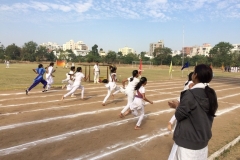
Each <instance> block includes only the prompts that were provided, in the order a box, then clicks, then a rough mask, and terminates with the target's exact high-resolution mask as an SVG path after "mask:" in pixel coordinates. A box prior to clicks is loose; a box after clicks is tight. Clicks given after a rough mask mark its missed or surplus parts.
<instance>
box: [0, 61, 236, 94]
mask: <svg viewBox="0 0 240 160" xmlns="http://www.w3.org/2000/svg"><path fill="white" fill-rule="evenodd" d="M37 66H38V63H31V64H18V63H15V64H10V68H5V64H0V73H1V78H0V83H1V86H0V90H20V89H21V90H22V89H26V88H27V87H29V86H30V85H31V84H32V83H33V80H34V78H35V77H36V74H35V73H34V72H33V71H32V69H34V68H37ZM46 66H47V64H44V67H46ZM78 66H81V67H82V69H83V73H84V74H85V71H86V73H87V74H86V75H88V74H89V67H87V68H86V70H85V67H84V66H83V65H81V64H76V67H78ZM117 67H118V68H117V76H118V80H119V82H121V81H122V80H124V79H126V78H128V77H130V76H131V73H132V70H134V69H138V66H135V67H132V65H117ZM54 68H55V69H56V72H55V73H54V75H55V77H54V84H53V87H54V86H55V87H58V86H60V85H61V84H62V83H61V81H62V80H63V79H65V78H66V75H65V74H66V73H67V72H69V69H64V68H62V67H56V66H54ZM106 68H107V67H106V66H101V67H100V71H101V73H100V77H105V78H106V77H107V69H106ZM193 69H194V68H193V67H189V69H184V70H183V72H182V71H181V67H179V66H173V70H174V71H173V72H172V79H171V81H174V79H182V80H183V82H184V81H185V80H186V79H187V75H188V73H190V72H191V71H193ZM143 70H144V71H143V72H142V76H145V77H147V79H148V81H155V82H161V81H162V80H169V66H152V67H151V68H149V66H143ZM86 75H85V76H86ZM44 77H45V75H44ZM220 77H235V78H236V77H238V78H239V77H240V74H239V73H226V72H221V70H220V69H216V70H214V78H220ZM90 79H91V80H93V65H91V67H90ZM84 83H88V82H84ZM41 87H42V85H39V86H37V88H41Z"/></svg>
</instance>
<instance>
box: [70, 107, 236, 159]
mask: <svg viewBox="0 0 240 160" xmlns="http://www.w3.org/2000/svg"><path fill="white" fill-rule="evenodd" d="M237 108H240V105H238V107H237ZM234 109H236V106H232V107H231V108H230V110H234ZM219 112H220V113H221V114H218V115H219V116H220V115H222V114H225V113H227V112H222V110H220V111H219ZM168 134H169V132H168V131H165V132H160V133H158V134H156V135H155V134H153V136H147V137H148V138H143V139H142V140H140V141H137V142H132V141H130V142H126V143H123V142H121V146H123V147H120V148H116V149H113V150H111V151H107V152H106V151H103V150H101V151H99V152H98V153H100V154H99V155H96V156H94V157H92V155H93V154H94V153H92V155H90V156H88V155H83V156H80V157H77V158H73V160H80V159H82V158H83V157H84V158H89V159H91V160H95V159H100V158H103V157H106V156H108V155H111V154H113V153H116V152H119V151H121V150H124V149H127V148H129V147H133V146H136V145H140V144H141V143H143V142H149V141H151V140H153V139H154V138H157V137H162V136H164V135H168ZM135 141H136V140H135ZM144 145H145V144H144Z"/></svg>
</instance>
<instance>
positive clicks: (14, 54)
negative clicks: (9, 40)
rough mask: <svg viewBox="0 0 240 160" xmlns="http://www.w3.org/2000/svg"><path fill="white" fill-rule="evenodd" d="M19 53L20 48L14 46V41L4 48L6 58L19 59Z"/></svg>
mask: <svg viewBox="0 0 240 160" xmlns="http://www.w3.org/2000/svg"><path fill="white" fill-rule="evenodd" d="M20 54H21V48H20V47H18V46H16V45H15V44H14V43H13V44H11V45H9V46H7V48H6V50H5V56H6V57H8V59H13V60H17V59H20Z"/></svg>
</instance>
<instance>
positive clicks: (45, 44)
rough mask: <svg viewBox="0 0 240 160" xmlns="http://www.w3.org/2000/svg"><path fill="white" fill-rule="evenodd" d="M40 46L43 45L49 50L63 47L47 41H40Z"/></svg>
mask: <svg viewBox="0 0 240 160" xmlns="http://www.w3.org/2000/svg"><path fill="white" fill-rule="evenodd" d="M40 46H44V47H46V48H47V49H49V50H51V51H52V50H59V49H63V47H62V46H61V45H58V44H57V43H55V42H47V43H42V44H40Z"/></svg>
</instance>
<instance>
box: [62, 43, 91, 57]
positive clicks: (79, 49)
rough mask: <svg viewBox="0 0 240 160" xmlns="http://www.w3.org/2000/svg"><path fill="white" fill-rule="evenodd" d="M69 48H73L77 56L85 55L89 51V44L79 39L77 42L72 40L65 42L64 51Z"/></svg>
mask: <svg viewBox="0 0 240 160" xmlns="http://www.w3.org/2000/svg"><path fill="white" fill-rule="evenodd" d="M68 49H70V50H72V51H73V53H74V54H75V55H77V56H79V55H81V56H85V55H87V54H88V52H89V50H88V46H87V45H86V44H85V43H83V42H82V41H78V42H76V43H75V42H74V41H73V40H70V41H69V42H66V43H65V44H63V51H66V50H68Z"/></svg>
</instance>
